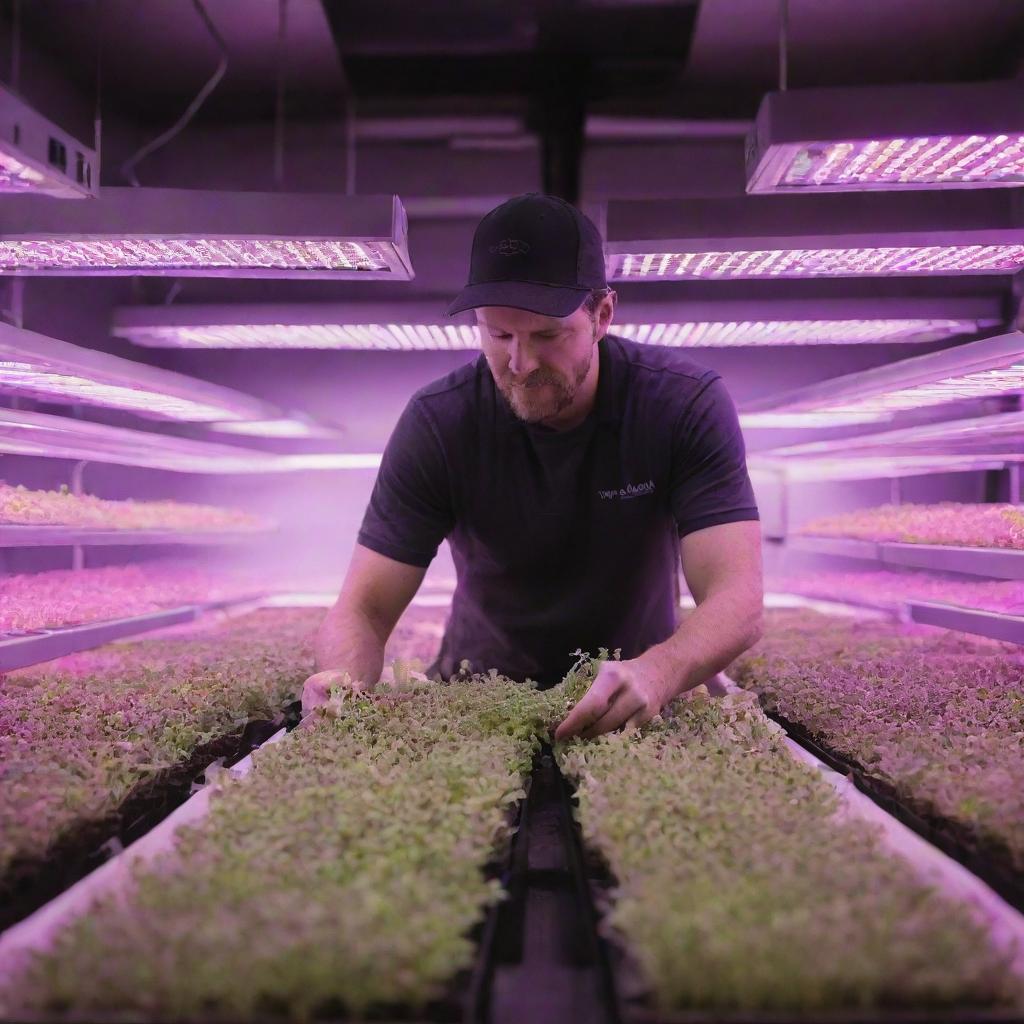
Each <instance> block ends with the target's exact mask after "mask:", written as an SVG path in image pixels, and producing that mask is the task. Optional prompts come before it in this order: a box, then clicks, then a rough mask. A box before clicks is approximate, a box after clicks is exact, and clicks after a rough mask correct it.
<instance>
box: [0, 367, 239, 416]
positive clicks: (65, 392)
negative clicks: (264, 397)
mask: <svg viewBox="0 0 1024 1024" xmlns="http://www.w3.org/2000/svg"><path fill="white" fill-rule="evenodd" d="M0 391H2V392H4V393H6V394H12V395H20V396H22V397H32V398H35V399H38V400H39V401H42V402H62V401H65V402H66V401H71V402H76V403H77V402H80V403H82V404H85V405H97V406H103V407H106V408H110V409H126V410H128V411H130V412H140V411H143V412H145V413H146V415H149V416H158V417H161V418H164V419H170V420H185V421H213V420H224V419H240V418H242V417H241V415H240V414H239V413H236V412H234V411H233V410H231V409H230V408H228V407H227V406H221V405H208V404H206V403H204V402H197V401H193V400H192V399H188V398H182V397H179V396H176V395H168V394H163V393H161V392H158V391H147V390H146V389H144V388H139V387H135V386H125V385H121V384H113V383H108V382H105V381H103V380H101V379H99V378H87V377H80V376H77V375H75V374H69V373H62V372H57V371H54V370H49V369H46V368H45V367H44V366H38V365H34V364H32V363H23V362H11V361H8V360H0Z"/></svg>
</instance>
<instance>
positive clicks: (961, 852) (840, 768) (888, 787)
mask: <svg viewBox="0 0 1024 1024" xmlns="http://www.w3.org/2000/svg"><path fill="white" fill-rule="evenodd" d="M766 714H767V715H768V717H769V718H771V719H772V720H773V721H775V722H778V724H779V725H781V726H782V727H783V729H785V730H786V732H787V733H789V735H790V736H791V737H792V739H794V740H795V741H796V742H797V743H799V744H800V746H802V747H804V749H806V750H809V751H810V752H811V753H812V754H814V755H815V756H816V757H817V758H819V760H821V761H824V762H825V764H827V765H828V766H829V767H830V768H833V769H834V770H835V771H837V772H839V773H840V774H842V775H847V776H849V777H850V778H852V779H853V782H854V785H855V786H856V787H857V788H858V789H859V790H860V791H861V792H862V793H864V794H865V795H866V796H868V797H870V798H871V799H872V800H873V801H874V802H875V803H876V804H878V806H879V807H881V808H882V809H883V810H884V811H886V812H888V813H889V814H891V815H892V816H893V817H894V818H896V819H897V821H900V822H902V823H903V824H904V825H906V826H907V827H908V828H910V829H912V830H913V831H914V832H916V833H917V834H918V835H919V836H921V838H922V839H926V840H927V841H928V842H929V843H931V844H932V845H933V846H935V847H937V848H938V849H940V850H942V852H943V853H945V854H948V855H949V856H950V857H952V858H953V860H955V861H957V862H959V863H960V864H962V865H963V866H964V867H965V868H967V870H968V871H970V872H971V873H972V874H975V875H977V876H978V878H980V879H981V880H982V881H984V882H986V883H987V884H988V885H989V886H991V888H992V889H994V890H995V891H996V892H997V893H999V895H1000V896H1002V898H1003V899H1004V900H1006V902H1007V903H1009V904H1010V905H1011V906H1013V907H1015V908H1016V909H1017V910H1019V911H1021V912H1022V913H1024V873H1021V872H1019V871H1017V870H1015V869H1014V867H1013V864H1012V861H1011V857H1010V851H1009V849H1008V848H1007V847H1006V846H1005V845H1002V844H999V843H997V842H993V841H989V840H985V839H982V838H981V837H979V836H978V834H977V833H976V832H975V831H974V830H973V829H971V828H970V827H969V826H967V825H964V824H962V823H960V822H957V821H954V820H952V819H950V818H945V817H943V816H941V815H938V814H934V813H931V812H929V811H927V810H925V809H923V808H921V807H916V806H914V804H913V803H912V802H908V801H907V800H906V799H905V798H904V797H902V796H900V794H899V793H898V791H897V790H896V787H895V786H893V785H892V784H891V783H888V782H886V781H885V780H883V779H879V778H876V777H875V776H873V775H871V774H870V773H869V772H868V771H866V770H865V769H864V768H863V767H862V766H861V765H860V764H859V763H858V762H857V761H854V760H853V759H851V758H849V757H846V756H845V755H844V754H840V753H839V752H837V751H836V750H833V749H832V747H830V746H829V745H828V743H827V742H826V741H825V740H823V739H822V738H821V737H820V736H816V735H815V734H813V733H812V732H810V730H808V729H807V728H806V727H805V726H803V725H801V724H800V723H799V722H793V721H790V719H788V718H786V717H785V716H784V715H781V714H779V713H778V712H777V711H766Z"/></svg>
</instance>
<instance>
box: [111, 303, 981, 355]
mask: <svg viewBox="0 0 1024 1024" xmlns="http://www.w3.org/2000/svg"><path fill="white" fill-rule="evenodd" d="M442 305H443V303H442V302H440V301H439V302H437V303H427V302H422V301H417V302H401V303H399V302H396V303H380V304H370V303H347V304H344V305H342V304H327V303H323V304H287V305H269V304H266V305H241V304H239V305H233V306H232V305H216V306H207V305H184V304H176V305H173V306H146V307H136V306H126V307H122V308H120V309H117V310H115V312H114V318H113V325H112V328H111V330H112V332H113V333H114V334H116V335H118V336H119V337H122V338H127V339H128V340H129V341H132V342H133V343H134V344H136V345H143V346H147V347H155V348H321V349H328V348H338V349H380V350H385V351H390V350H394V351H405V350H414V349H456V350H465V349H476V348H479V347H480V336H479V333H478V331H477V328H476V326H475V325H473V324H471V323H469V322H467V319H466V318H465V317H464V318H463V321H462V322H459V321H456V322H454V323H453V322H452V321H451V320H450V319H448V318H446V317H443V315H442V310H441V306H442ZM766 311H767V312H770V313H771V314H772V316H771V319H766V318H765V313H766ZM1000 312H1001V311H1000V310H999V308H998V305H997V303H996V302H994V301H992V300H987V299H975V298H970V297H967V298H962V297H952V298H949V299H944V300H920V299H903V300H896V301H893V300H888V299H871V300H842V301H837V300H816V301H808V300H798V301H779V300H773V301H771V302H770V303H765V302H754V301H741V302H736V301H733V302H673V303H668V302H663V303H643V304H642V305H639V306H638V308H637V309H636V310H635V311H634V310H632V309H631V310H629V311H628V313H627V314H626V316H627V319H628V321H629V322H627V323H624V324H613V326H612V329H611V333H612V334H616V335H619V336H620V337H625V338H631V339H633V340H635V341H638V342H642V343H647V344H659V345H667V346H679V347H711V346H740V345H784V344H791V345H827V344H873V343H883V342H890V343H893V342H915V343H923V342H930V341H938V340H941V339H943V338H949V337H956V336H959V335H967V334H974V333H977V332H978V331H979V330H982V329H984V328H986V327H991V326H994V325H995V324H998V323H1001V316H1000Z"/></svg>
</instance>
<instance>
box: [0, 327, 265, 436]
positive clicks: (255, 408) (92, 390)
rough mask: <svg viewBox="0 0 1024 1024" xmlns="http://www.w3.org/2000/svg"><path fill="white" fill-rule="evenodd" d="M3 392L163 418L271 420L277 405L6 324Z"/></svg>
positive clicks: (1, 353) (1, 351) (0, 339)
mask: <svg viewBox="0 0 1024 1024" xmlns="http://www.w3.org/2000/svg"><path fill="white" fill-rule="evenodd" d="M0 392H2V393H4V394H10V395H16V396H20V397H29V398H34V399H37V400H39V401H42V402H54V403H74V404H82V405H93V406H101V407H104V408H110V409H121V410H126V411H128V412H132V413H135V414H137V415H139V416H145V417H148V418H151V419H160V420H176V421H177V420H181V421H197V422H203V421H213V420H235V421H246V420H265V419H269V418H275V417H277V416H279V415H280V411H279V410H278V409H276V408H275V407H274V406H273V405H269V404H268V403H266V402H261V401H259V400H258V399H255V398H252V397H250V396H249V395H245V394H242V393H241V392H239V391H234V390H232V389H231V388H226V387H220V386H219V385H216V384H209V383H207V382H206V381H202V380H198V379H196V378H194V377H188V376H185V375H184V374H180V373H174V372H172V371H170V370H161V369H158V368H157V367H154V366H145V365H143V364H141V363H135V362H132V361H131V360H129V359H121V358H120V357H118V356H113V355H108V354H107V353H105V352H95V351H93V350H91V349H86V348H79V347H78V346H77V345H71V344H69V343H67V342H64V341H59V340H57V339H56V338H50V337H47V336H46V335H44V334H37V333H36V332H35V331H27V330H24V329H23V328H20V327H13V326H11V325H10V324H5V323H2V322H0Z"/></svg>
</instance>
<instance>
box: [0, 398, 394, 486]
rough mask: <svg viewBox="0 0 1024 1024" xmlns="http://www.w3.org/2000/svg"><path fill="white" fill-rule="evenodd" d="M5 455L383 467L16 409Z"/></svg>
mask: <svg viewBox="0 0 1024 1024" xmlns="http://www.w3.org/2000/svg"><path fill="white" fill-rule="evenodd" d="M0 452H3V453H6V454H10V455H39V456H44V457H48V458H55V459H77V460H81V459H85V460H88V461H92V462H107V463H113V464H115V465H121V466H142V467H146V468H149V469H165V470H170V471H172V472H179V473H288V472H295V471H300V470H331V469H373V468H375V467H376V466H378V465H380V459H381V455H380V453H379V452H367V453H364V452H324V453H313V454H302V455H278V454H274V453H271V452H263V451H255V450H253V449H251V448H239V447H236V446H234V445H227V444H216V443H212V442H208V441H194V440H191V439H188V438H183V437H171V436H168V435H166V434H153V433H146V432H144V431H141V430H130V429H128V428H125V427H111V426H107V425H106V424H103V423H90V422H87V421H85V420H74V419H69V418H67V417H64V416H51V415H48V414H46V413H36V412H26V411H24V410H13V409H0Z"/></svg>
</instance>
